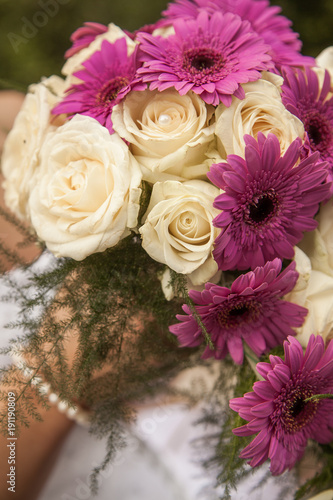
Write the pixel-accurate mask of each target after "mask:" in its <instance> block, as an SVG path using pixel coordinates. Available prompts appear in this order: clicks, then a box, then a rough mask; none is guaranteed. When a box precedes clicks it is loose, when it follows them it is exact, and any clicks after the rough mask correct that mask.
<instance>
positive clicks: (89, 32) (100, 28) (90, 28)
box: [65, 22, 108, 59]
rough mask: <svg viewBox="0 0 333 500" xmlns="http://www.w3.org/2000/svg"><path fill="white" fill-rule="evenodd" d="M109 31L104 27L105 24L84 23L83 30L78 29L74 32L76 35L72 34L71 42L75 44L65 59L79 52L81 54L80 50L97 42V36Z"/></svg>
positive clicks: (66, 53)
mask: <svg viewBox="0 0 333 500" xmlns="http://www.w3.org/2000/svg"><path fill="white" fill-rule="evenodd" d="M107 30H108V28H107V26H104V24H100V23H89V22H88V23H83V26H81V28H78V29H77V30H76V31H74V33H72V35H71V38H70V39H71V42H73V45H72V46H71V48H70V49H68V50H67V51H66V52H65V58H66V59H68V58H69V57H72V56H73V55H74V54H76V53H77V52H80V50H82V49H84V48H85V47H88V46H89V45H90V44H91V42H93V41H94V40H95V38H96V36H98V35H101V34H102V33H106V32H107Z"/></svg>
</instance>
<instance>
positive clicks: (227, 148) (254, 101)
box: [215, 73, 304, 159]
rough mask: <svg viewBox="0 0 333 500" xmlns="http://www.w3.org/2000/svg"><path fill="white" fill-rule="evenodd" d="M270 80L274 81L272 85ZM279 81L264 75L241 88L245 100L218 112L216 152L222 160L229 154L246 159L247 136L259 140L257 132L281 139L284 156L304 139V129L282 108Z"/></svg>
mask: <svg viewBox="0 0 333 500" xmlns="http://www.w3.org/2000/svg"><path fill="white" fill-rule="evenodd" d="M269 80H271V81H269ZM278 83H279V80H276V76H275V78H272V76H271V75H269V74H268V73H265V74H264V75H263V77H262V78H261V80H257V81H256V82H250V83H247V84H245V85H242V87H243V89H244V91H245V99H242V100H240V99H237V98H236V97H233V99H232V104H231V106H230V107H229V108H227V107H226V106H224V105H223V104H220V105H219V106H218V107H217V109H216V113H215V114H216V128H215V134H216V136H217V150H218V153H219V155H220V157H221V158H222V159H226V157H227V155H229V154H236V155H239V156H242V157H244V150H245V142H244V135H245V134H249V135H251V136H252V137H255V138H257V135H258V132H262V133H263V134H265V135H266V136H267V135H268V134H269V133H272V134H274V135H276V137H277V138H278V139H279V142H280V146H281V151H282V153H284V152H285V151H286V149H287V148H288V147H289V145H290V144H291V143H292V141H294V140H295V139H296V138H297V137H300V138H301V139H302V140H303V138H304V127H303V124H302V122H301V121H300V120H299V119H298V118H296V116H294V115H292V114H291V113H289V111H287V110H286V108H285V107H284V105H283V104H282V99H281V95H280V87H279V85H278Z"/></svg>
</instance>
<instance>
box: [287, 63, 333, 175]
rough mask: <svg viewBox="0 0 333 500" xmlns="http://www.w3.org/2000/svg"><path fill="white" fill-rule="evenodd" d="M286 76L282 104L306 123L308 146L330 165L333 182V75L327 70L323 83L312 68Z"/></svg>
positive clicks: (288, 73)
mask: <svg viewBox="0 0 333 500" xmlns="http://www.w3.org/2000/svg"><path fill="white" fill-rule="evenodd" d="M283 76H284V84H283V86H282V102H283V104H284V105H285V107H286V108H287V109H288V111H290V112H291V113H293V114H294V115H295V116H297V118H299V119H300V120H301V121H302V122H303V124H304V128H305V131H306V133H307V141H306V145H305V146H307V147H308V149H309V150H310V151H318V152H319V153H320V156H321V158H322V159H323V160H326V161H327V162H328V163H329V177H328V180H330V181H332V180H333V97H332V94H331V79H330V74H329V72H328V71H325V77H324V80H323V82H322V83H321V84H320V83H319V78H318V74H317V73H316V72H315V71H314V70H312V69H310V68H307V69H306V71H305V72H304V71H301V70H296V71H295V72H294V71H291V70H288V71H286V72H284V75H283Z"/></svg>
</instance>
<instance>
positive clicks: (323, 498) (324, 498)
mask: <svg viewBox="0 0 333 500" xmlns="http://www.w3.org/2000/svg"><path fill="white" fill-rule="evenodd" d="M309 500H333V490H325V491H322V492H321V493H318V495H316V496H314V497H311V498H309Z"/></svg>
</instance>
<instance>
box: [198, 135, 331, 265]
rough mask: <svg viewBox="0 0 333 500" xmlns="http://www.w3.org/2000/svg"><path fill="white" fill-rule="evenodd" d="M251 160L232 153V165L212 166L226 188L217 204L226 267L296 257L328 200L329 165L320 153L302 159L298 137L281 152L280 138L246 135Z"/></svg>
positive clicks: (219, 255)
mask: <svg viewBox="0 0 333 500" xmlns="http://www.w3.org/2000/svg"><path fill="white" fill-rule="evenodd" d="M244 140H245V144H246V146H245V159H243V158H241V157H240V156H237V155H229V156H228V157H227V163H219V164H214V165H212V166H211V169H210V172H208V174H207V176H208V177H209V179H210V180H211V181H212V182H213V184H215V185H216V186H217V187H219V188H220V189H222V190H223V191H224V192H223V193H222V194H220V195H219V196H217V197H216V198H215V202H214V206H215V207H216V208H218V209H219V210H222V212H221V213H220V214H219V215H218V216H217V217H216V218H215V219H214V221H213V223H214V225H215V226H216V227H219V228H221V232H220V234H219V235H218V237H217V238H216V240H215V249H214V258H215V260H216V262H217V263H218V265H219V268H220V269H222V270H228V269H248V268H251V269H253V268H254V267H256V266H262V265H264V263H265V262H266V261H268V260H273V259H274V258H275V257H280V258H286V259H292V258H293V256H294V249H293V247H294V246H295V245H296V244H297V243H298V242H299V241H300V240H301V238H302V236H303V231H311V230H313V229H315V228H316V227H317V222H316V221H315V220H314V219H313V217H314V215H315V214H316V212H317V210H318V207H319V203H320V202H321V201H323V200H324V199H326V198H327V195H328V193H329V189H330V185H329V184H327V183H325V181H326V177H327V168H326V166H327V164H326V163H318V159H319V154H318V153H314V154H312V155H310V156H309V157H308V158H306V159H304V160H302V161H300V163H299V164H298V161H299V159H300V154H301V149H300V146H301V140H300V139H299V138H297V139H296V140H295V141H293V142H292V144H291V145H290V146H289V148H288V149H287V151H286V153H285V154H284V156H281V152H280V144H279V141H278V139H277V137H276V136H275V135H273V134H269V135H268V136H267V138H266V137H265V136H264V135H263V134H262V133H259V134H258V141H256V140H255V139H254V138H253V137H251V136H248V135H246V136H245V137H244Z"/></svg>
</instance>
